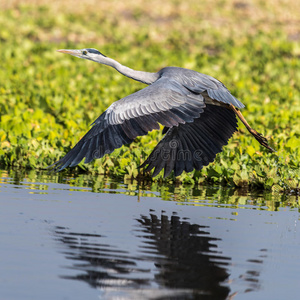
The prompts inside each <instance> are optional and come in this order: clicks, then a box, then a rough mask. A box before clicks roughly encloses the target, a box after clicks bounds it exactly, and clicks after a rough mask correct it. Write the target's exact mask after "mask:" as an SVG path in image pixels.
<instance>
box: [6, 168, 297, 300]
mask: <svg viewBox="0 0 300 300" xmlns="http://www.w3.org/2000/svg"><path fill="white" fill-rule="evenodd" d="M0 205H1V209H0V241H1V244H0V245H1V246H0V270H1V273H0V299H297V297H298V295H299V293H298V291H299V284H300V272H299V269H300V234H299V217H300V216H299V200H298V199H297V198H296V197H285V196H282V195H270V194H258V193H257V194H247V193H243V192H242V191H240V190H232V189H226V188H219V187H189V186H187V187H183V186H177V187H176V186H160V185H159V184H157V183H156V184H152V185H146V184H144V183H137V182H129V183H116V182H113V181H112V180H111V179H108V178H105V177H96V178H95V177H91V176H86V175H79V176H76V177H74V178H73V177H67V178H64V177H63V176H62V175H61V174H60V175H52V176H49V175H48V174H47V173H35V172H31V173H29V174H22V173H18V172H12V171H10V172H8V171H0Z"/></svg>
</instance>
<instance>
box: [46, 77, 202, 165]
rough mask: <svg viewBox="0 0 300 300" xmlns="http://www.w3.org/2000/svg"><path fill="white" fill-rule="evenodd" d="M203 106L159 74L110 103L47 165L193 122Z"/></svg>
mask: <svg viewBox="0 0 300 300" xmlns="http://www.w3.org/2000/svg"><path fill="white" fill-rule="evenodd" d="M204 107H205V103H204V98H203V96H202V95H201V94H195V93H193V92H191V91H190V90H189V89H187V88H185V87H184V86H182V85H181V84H179V83H177V82H176V81H174V80H172V79H169V78H165V77H161V78H160V79H158V80H157V81H156V82H155V83H153V84H152V85H150V86H147V87H146V88H144V89H142V90H140V91H138V92H136V93H134V94H132V95H129V96H127V97H125V98H123V99H121V100H119V101H117V102H115V103H113V104H112V105H111V106H110V107H109V108H108V109H107V110H106V111H105V112H104V113H103V114H102V115H101V116H100V117H99V118H98V119H96V121H95V122H94V123H93V127H92V128H91V129H90V130H89V131H88V132H87V133H86V135H85V136H84V137H83V138H82V139H81V140H80V141H79V142H78V143H77V144H76V145H75V147H74V148H73V149H71V150H70V151H69V152H68V153H67V154H66V155H65V156H64V157H63V158H62V159H60V160H59V161H57V162H56V163H54V164H53V165H51V166H50V167H52V168H53V169H54V170H55V171H61V170H63V169H64V168H66V167H68V166H70V167H73V166H76V165H77V164H79V163H80V162H81V160H82V159H83V158H84V157H85V163H89V162H91V161H92V160H93V159H96V158H100V157H103V156H104V155H105V154H107V153H111V152H113V151H114V149H116V148H119V147H121V146H122V145H124V144H128V143H131V142H132V141H133V140H134V139H135V138H136V137H137V136H142V135H145V134H147V133H148V132H149V131H151V130H153V129H159V128H160V127H159V124H158V123H160V124H162V125H164V126H167V127H173V126H178V125H179V124H184V123H186V122H193V121H194V119H196V118H199V116H200V114H201V113H202V112H203V109H204Z"/></svg>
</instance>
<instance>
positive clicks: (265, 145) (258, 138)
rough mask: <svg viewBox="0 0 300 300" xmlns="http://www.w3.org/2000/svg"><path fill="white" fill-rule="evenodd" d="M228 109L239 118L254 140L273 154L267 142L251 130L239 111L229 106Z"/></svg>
mask: <svg viewBox="0 0 300 300" xmlns="http://www.w3.org/2000/svg"><path fill="white" fill-rule="evenodd" d="M230 108H231V109H232V110H233V111H234V112H235V114H236V115H237V116H238V117H239V119H240V120H241V121H242V122H243V124H244V125H245V126H246V128H247V129H248V131H249V132H250V133H251V134H252V135H253V136H254V137H255V139H256V140H257V141H258V142H259V143H260V144H261V145H263V146H264V147H266V148H267V149H268V150H270V151H271V152H275V150H274V149H273V148H271V147H270V146H269V143H268V140H267V139H266V138H265V137H264V136H263V135H262V134H260V133H258V132H257V131H256V130H254V129H253V128H251V126H250V125H249V124H248V122H247V121H246V119H245V118H244V116H243V115H242V113H241V111H240V110H239V109H237V108H236V107H235V106H233V105H232V104H230Z"/></svg>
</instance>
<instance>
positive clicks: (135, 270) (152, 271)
mask: <svg viewBox="0 0 300 300" xmlns="http://www.w3.org/2000/svg"><path fill="white" fill-rule="evenodd" d="M137 221H138V223H137V224H136V226H135V229H134V232H135V234H136V237H138V238H139V239H142V246H141V248H140V249H139V253H140V255H137V256H131V255H130V253H129V252H127V251H123V250H120V249H118V248H117V247H114V246H112V245H108V244H105V243H101V239H102V238H103V236H102V235H98V234H85V233H75V232H72V231H71V230H69V229H68V228H63V227H56V228H55V236H56V238H57V239H58V240H59V241H60V242H62V243H63V244H64V246H66V247H67V250H64V251H63V254H64V255H65V256H66V258H68V259H71V260H73V261H76V262H73V266H72V269H74V270H77V271H80V273H79V274H77V275H75V276H63V278H66V279H75V280H83V281H86V282H87V283H89V284H90V285H91V286H93V287H97V288H100V289H101V290H102V291H103V290H123V291H124V290H127V291H128V290H131V292H133V291H136V292H137V291H139V292H140V291H141V289H143V290H144V291H145V290H147V289H148V290H151V291H152V292H151V296H150V295H148V298H151V299H154V298H155V299H170V298H172V299H226V298H227V296H228V294H229V291H230V290H229V288H228V287H227V286H225V285H222V283H223V282H224V281H225V280H226V279H228V276H229V274H228V273H227V271H226V269H225V267H224V266H226V265H227V264H228V262H229V261H230V259H229V258H226V257H223V256H222V255H221V253H220V252H218V251H217V246H216V245H215V244H214V241H216V240H218V239H216V238H213V237H210V236H209V232H208V230H209V228H208V227H203V226H200V225H195V224H190V223H189V222H188V221H186V220H183V221H182V220H180V218H179V217H178V216H176V215H173V216H172V217H171V218H168V217H167V216H165V215H161V217H160V218H158V217H157V216H156V215H155V214H153V213H151V214H150V217H147V216H141V217H140V218H139V219H138V220H137ZM141 262H144V263H145V262H147V263H148V265H147V267H138V266H139V265H141ZM144 265H145V264H144ZM149 266H150V267H149ZM153 266H154V267H153ZM155 287H156V288H155ZM157 287H158V288H157ZM154 291H155V292H156V293H157V292H158V294H153V292H154ZM163 291H169V293H168V294H166V293H164V292H163ZM163 295H164V296H163ZM166 296H167V298H164V297H166ZM131 297H133V295H131ZM144 297H146V296H145V295H144Z"/></svg>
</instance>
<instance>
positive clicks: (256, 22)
mask: <svg viewBox="0 0 300 300" xmlns="http://www.w3.org/2000/svg"><path fill="white" fill-rule="evenodd" d="M101 2H102V1H93V0H89V1H67V0H65V1H53V2H51V4H50V3H48V1H44V0H43V1H39V4H38V5H36V3H35V1H33V0H32V1H30V0H28V1H21V0H20V1H7V3H6V2H5V1H4V2H3V3H2V2H1V4H0V8H1V9H0V41H1V48H0V49H1V51H0V61H1V68H0V166H1V167H2V168H3V167H14V168H27V169H42V168H45V167H46V166H48V165H50V164H51V163H53V162H55V161H56V160H58V159H59V158H60V157H62V155H63V154H65V153H66V152H67V151H68V150H70V148H71V147H73V146H74V145H75V144H76V142H77V141H78V140H79V139H80V138H81V137H82V136H83V135H84V133H85V132H86V131H87V130H88V129H89V125H90V124H91V123H92V122H93V121H94V120H95V119H96V118H97V117H98V116H99V115H100V114H101V113H102V112H103V111H104V110H105V109H106V108H107V107H108V106H109V105H110V104H111V103H112V102H114V101H116V100H118V99H120V98H122V97H124V96H126V95H128V94H130V93H133V92H135V91H137V90H139V89H141V88H143V87H144V85H143V84H140V83H137V82H134V81H133V80H130V79H127V78H125V77H123V76H122V75H120V74H119V73H117V72H116V71H114V70H112V69H110V68H108V67H106V66H100V65H98V64H96V63H93V62H88V61H84V60H79V59H76V58H73V57H71V56H67V55H62V54H60V53H57V52H55V50H57V49H61V48H70V49H72V48H84V47H93V48H97V49H99V50H100V51H101V52H102V53H104V54H106V55H108V56H110V57H112V58H115V59H116V60H118V61H120V62H121V63H123V64H124V65H127V66H129V67H132V68H134V69H139V70H145V71H157V70H159V69H160V68H162V67H165V66H179V67H185V68H191V69H194V70H197V71H199V72H202V73H206V74H209V75H211V76H214V77H216V78H218V79H219V80H221V81H222V82H223V83H225V85H226V86H227V87H228V88H229V89H230V91H231V92H232V93H233V94H234V95H235V96H236V97H237V98H238V99H240V100H241V101H242V102H243V103H244V104H245V105H246V109H244V111H243V114H244V116H245V118H246V119H247V121H248V122H249V123H250V125H251V126H252V127H253V128H255V129H256V130H257V131H258V132H261V133H262V134H264V135H265V136H266V137H267V138H268V139H269V141H270V144H271V146H272V147H273V148H274V149H275V150H276V151H277V152H275V153H269V152H268V151H267V150H265V149H263V148H262V147H261V146H260V145H259V143H258V142H257V141H256V140H255V139H254V138H253V137H252V136H251V135H250V134H249V133H248V132H247V130H246V129H245V127H244V126H243V125H242V124H240V128H239V132H238V133H236V134H235V135H234V136H233V138H232V139H231V140H230V141H229V144H228V145H227V146H225V147H224V150H223V152H222V153H220V154H218V155H217V158H216V160H215V161H214V162H213V163H212V164H210V165H209V166H207V167H205V168H204V169H203V170H202V171H197V172H192V173H190V174H185V173H184V174H183V175H182V176H180V177H178V178H177V179H175V178H172V177H170V178H168V179H166V181H168V182H173V181H175V180H176V181H182V182H186V183H194V184H197V183H215V184H219V183H221V184H229V185H232V186H249V187H251V188H265V189H273V190H275V191H282V190H291V191H292V192H293V190H294V188H299V184H300V171H299V170H300V150H299V149H300V121H299V119H300V41H299V40H300V37H299V31H297V30H298V29H297V28H294V27H293V24H297V22H299V21H300V20H299V19H297V13H298V12H299V8H298V7H297V4H296V3H294V1H292V0H290V1H287V2H289V5H287V4H286V3H285V5H284V7H283V6H282V5H281V2H280V1H279V0H278V1H272V2H274V3H272V6H271V7H268V6H267V4H265V3H263V2H261V1H251V4H250V2H249V3H248V2H234V1H230V0H225V1H207V2H206V1H203V2H202V1H201V2H199V1H196V0H190V1H186V2H184V3H181V2H180V1H176V0H170V1H165V3H161V1H157V0H152V1H147V2H145V1H142V0H136V1H131V0H130V1H126V3H122V1H110V2H107V3H101ZM295 2H296V1H295ZM242 4H243V5H242ZM284 10H285V11H284ZM286 20H290V22H287V21H286ZM292 21H295V22H292ZM296 21H297V22H296ZM295 26H296V25H295ZM160 138H161V132H157V131H153V132H151V133H150V134H149V135H148V136H144V137H140V138H137V139H136V141H135V142H134V143H132V144H131V145H129V146H123V147H122V148H120V149H117V150H115V151H114V152H113V153H112V154H110V155H109V156H106V157H104V158H103V159H98V160H96V161H94V162H93V163H91V164H89V165H84V164H83V163H81V164H80V165H79V167H77V168H75V169H69V170H67V171H64V172H66V173H70V172H79V171H84V172H90V173H91V174H106V175H109V176H113V177H118V178H122V179H123V178H124V179H125V180H127V179H130V178H138V177H142V178H143V180H145V179H147V180H148V179H149V180H150V178H151V177H150V176H149V174H144V173H143V170H138V169H137V166H138V165H140V163H141V162H142V161H143V160H144V159H145V158H146V156H147V155H149V154H150V152H151V151H152V149H153V148H154V146H155V145H156V144H157V142H158V140H159V139H160ZM154 180H156V181H158V182H160V181H163V179H162V175H161V174H160V175H159V176H158V177H156V178H155V179H154Z"/></svg>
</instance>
